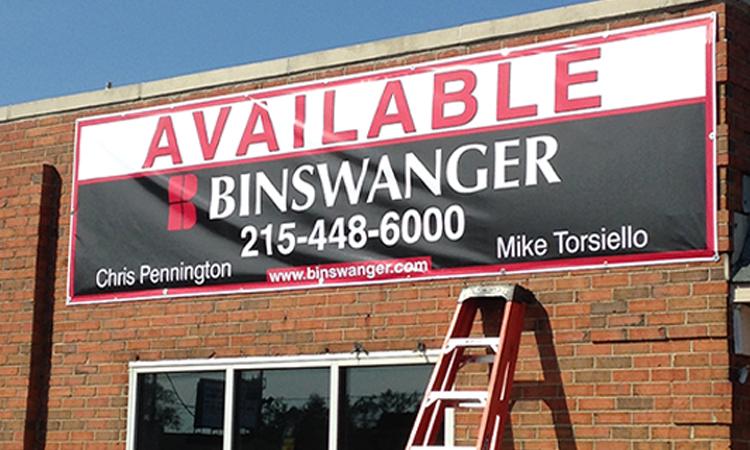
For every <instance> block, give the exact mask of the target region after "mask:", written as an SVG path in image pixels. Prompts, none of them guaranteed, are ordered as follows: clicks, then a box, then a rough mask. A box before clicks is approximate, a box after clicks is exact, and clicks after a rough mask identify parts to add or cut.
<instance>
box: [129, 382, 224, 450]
mask: <svg viewBox="0 0 750 450" xmlns="http://www.w3.org/2000/svg"><path fill="white" fill-rule="evenodd" d="M136 398H137V399H138V404H137V405H136V418H137V422H136V440H135V448H136V450H173V449H174V450H214V449H216V450H220V449H221V447H222V433H223V427H224V372H190V373H169V372H165V373H154V374H142V375H139V376H138V393H137V395H136Z"/></svg>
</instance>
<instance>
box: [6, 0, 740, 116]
mask: <svg viewBox="0 0 750 450" xmlns="http://www.w3.org/2000/svg"><path fill="white" fill-rule="evenodd" d="M742 1H743V2H745V3H748V2H750V0H742ZM699 3H710V0H599V1H593V2H589V3H580V4H576V5H570V6H565V7H560V8H554V9H548V10H543V11H538V12H533V13H528V14H522V15H518V16H511V17H504V18H501V19H495V20H489V21H484V22H477V23H471V24H466V25H460V26H458V27H453V28H446V29H441V30H435V31H428V32H424V33H418V34H412V35H407V36H403V37H396V38H389V39H383V40H379V41H373V42H368V43H363V44H356V45H351V46H347V47H340V48H334V49H330V50H323V51H318V52H314V53H307V54H303V55H299V56H293V57H288V58H280V59H274V60H269V61H263V62H257V63H250V64H244V65H240V66H233V67H229V68H222V69H215V70H209V71H205V72H198V73H195V74H190V75H182V76H177V77H171V78H165V79H161V80H156V81H148V82H143V83H137V84H130V85H125V86H122V87H116V88H108V89H103V90H97V91H88V92H83V93H79V94H71V95H65V96H61V97H53V98H47V99H41V100H34V101H30V102H25V103H19V104H13V105H8V106H0V122H7V121H12V120H18V119H23V118H29V117H34V116H41V115H46V114H52V113H59V112H66V111H74V110H80V109H85V108H91V107H98V106H106V105H112V104H118V103H124V102H128V101H137V100H144V99H149V98H155V97H160V96H165V95H172V94H178V93H181V92H189V91H194V90H198V89H207V88H212V87H218V86H223V85H227V84H232V83H240V82H248V81H253V80H258V79H264V78H272V77H278V76H286V75H291V74H296V73H300V72H305V71H311V70H318V69H324V68H327V67H332V66H339V65H345V64H353V63H358V62H363V61H368V60H374V59H380V58H387V57H394V56H399V55H403V54H407V53H415V52H420V51H426V50H432V49H438V48H442V47H448V46H451V45H457V44H469V43H472V42H476V41H482V40H487V39H493V38H502V37H508V36H513V35H519V34H523V33H528V32H534V31H539V30H545V29H552V28H559V27H563V26H570V25H575V24H579V23H585V22H593V21H597V20H603V19H609V18H614V17H618V16H626V15H632V14H639V13H645V12H650V11H656V10H663V9H669V8H674V7H679V6H684V5H691V4H699Z"/></svg>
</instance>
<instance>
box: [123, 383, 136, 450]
mask: <svg viewBox="0 0 750 450" xmlns="http://www.w3.org/2000/svg"><path fill="white" fill-rule="evenodd" d="M137 381H138V377H137V375H136V373H135V370H134V369H133V368H130V369H128V415H127V425H126V432H125V442H126V446H125V448H126V450H135V393H136V390H137V387H138V383H137Z"/></svg>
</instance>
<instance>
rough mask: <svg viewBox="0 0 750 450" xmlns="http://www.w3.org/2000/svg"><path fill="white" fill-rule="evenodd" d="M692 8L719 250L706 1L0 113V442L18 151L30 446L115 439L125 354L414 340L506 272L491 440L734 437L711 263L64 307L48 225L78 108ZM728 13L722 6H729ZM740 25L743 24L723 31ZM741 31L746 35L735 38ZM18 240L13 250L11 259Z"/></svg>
mask: <svg viewBox="0 0 750 450" xmlns="http://www.w3.org/2000/svg"><path fill="white" fill-rule="evenodd" d="M707 11H716V12H717V13H718V14H719V23H720V28H721V29H720V31H719V36H718V37H719V46H718V49H717V50H718V64H719V70H718V82H719V86H720V89H719V93H720V96H721V98H720V99H719V104H720V107H721V108H722V112H721V113H720V114H719V135H718V142H719V146H718V147H719V149H718V152H719V166H720V167H719V177H720V186H719V196H720V199H719V207H720V211H719V233H720V248H721V250H722V251H723V252H726V251H727V250H728V249H729V248H730V247H729V240H728V224H729V212H728V211H729V210H730V209H737V205H738V198H737V187H736V184H734V183H736V177H735V175H736V174H735V171H728V169H727V167H728V165H729V163H730V155H731V153H730V144H729V142H730V140H733V141H736V142H739V141H741V140H742V142H744V144H741V145H744V147H742V148H744V149H746V150H747V149H748V146H747V142H748V141H747V136H748V134H747V129H748V128H741V126H742V125H741V124H742V123H743V122H738V123H739V124H740V125H736V128H735V124H734V123H730V126H731V127H732V128H730V126H728V125H727V123H728V119H727V115H728V113H727V112H726V111H725V108H726V104H727V98H725V96H726V92H727V91H726V88H725V86H726V82H727V77H728V72H727V46H726V45H725V44H724V37H725V23H727V26H728V27H731V28H732V31H733V32H734V33H735V34H734V36H738V35H743V36H744V34H743V33H744V32H746V31H747V29H748V27H747V26H744V25H742V26H740V25H741V23H740V22H739V21H740V18H736V19H734V18H730V19H727V17H726V15H725V7H724V5H723V4H716V5H713V6H710V7H706V8H700V9H697V8H693V9H690V10H687V11H685V10H674V11H671V12H668V13H659V14H651V15H647V16H646V17H642V16H634V17H627V18H624V19H622V20H617V21H611V22H602V23H595V24H590V25H585V26H580V27H574V28H571V29H565V30H559V31H554V32H546V33H540V34H534V35H528V36H519V37H514V38H511V39H505V40H495V41H488V42H482V43H478V44H475V45H470V46H460V47H455V48H449V49H444V50H440V51H436V52H428V53H422V54H416V55H410V56H405V57H400V58H396V59H390V60H385V61H379V62H368V63H363V64H357V65H353V66H350V67H339V68H331V69H328V70H322V71H318V72H314V73H303V74H296V75H294V76H290V77H285V78H279V79H272V80H265V81H261V82H256V83H246V84H241V85H233V86H230V87H225V88H221V89H212V90H204V91H200V92H194V93H189V94H185V95H176V96H171V97H168V98H160V99H157V100H152V101H148V102H136V103H131V104H126V105H120V106H112V107H107V108H97V109H96V110H86V111H79V112H75V113H66V114H56V115H50V116H44V117H38V118H32V119H28V120H19V121H11V122H6V123H3V124H0V155H1V157H0V170H1V171H0V180H1V179H3V178H2V177H3V175H2V174H8V175H6V176H7V177H8V180H13V181H8V182H7V183H9V184H8V188H6V185H5V184H3V185H0V186H3V187H2V188H0V189H5V190H3V191H2V192H7V194H6V195H4V196H3V197H0V198H1V200H0V201H3V202H6V203H5V204H3V205H2V206H3V208H2V215H0V220H2V221H3V227H2V229H1V230H0V233H3V234H0V237H2V242H3V244H4V243H5V242H6V241H7V242H16V241H18V244H17V245H18V246H17V247H10V246H6V245H3V246H2V247H0V267H2V272H0V283H2V287H3V289H2V290H1V291H0V308H2V312H3V313H5V314H3V316H4V317H7V320H5V321H4V322H2V323H1V324H0V326H2V327H4V331H7V333H6V332H3V333H0V335H2V337H0V346H2V348H3V352H2V353H0V360H1V361H3V364H2V365H1V366H0V373H3V374H5V375H7V376H6V377H0V419H3V420H1V421H0V450H5V449H16V448H27V449H28V448H34V447H32V446H30V445H31V444H29V442H33V441H34V440H35V439H32V438H30V437H28V436H30V432H27V433H26V436H27V438H26V439H27V446H26V447H23V446H22V445H23V444H22V442H23V437H22V435H23V430H24V420H26V412H25V405H26V397H28V392H27V391H28V388H27V386H28V384H29V380H30V379H34V377H33V376H30V373H29V368H28V361H29V360H30V358H31V356H30V354H29V352H30V351H31V350H30V346H31V341H32V335H33V331H34V330H32V322H31V316H32V314H33V309H34V308H33V300H32V299H33V298H34V289H35V285H34V279H35V276H36V275H35V274H36V273H37V272H35V270H37V269H36V267H37V265H36V256H35V255H36V254H37V250H36V244H35V243H36V242H37V238H36V229H37V224H38V223H39V222H38V221H39V219H38V218H37V217H38V210H39V202H40V197H41V193H40V187H39V186H36V187H34V186H32V188H33V189H32V188H29V189H32V191H33V192H31V193H26V192H25V191H23V189H25V188H24V187H23V186H25V185H26V184H28V182H27V181H24V180H26V179H31V177H32V175H33V174H32V173H29V175H28V178H26V179H22V177H23V176H24V175H23V174H24V173H26V172H24V171H25V170H31V169H23V170H21V169H17V168H15V167H16V166H19V165H22V164H23V165H31V167H37V168H38V167H39V163H41V162H47V163H49V164H51V165H53V166H54V167H55V168H56V169H57V171H58V172H59V174H60V176H61V178H62V182H61V190H62V194H61V196H60V205H62V206H61V207H60V220H59V233H60V236H62V237H63V238H62V239H61V240H60V243H59V245H57V246H56V248H57V254H56V260H57V263H56V266H55V267H56V269H55V271H54V292H53V295H52V297H53V298H54V310H53V311H54V312H53V316H52V318H53V321H52V325H51V326H52V328H51V330H52V340H51V371H50V386H49V393H48V401H47V404H46V405H40V408H39V412H38V413H37V414H36V416H35V417H36V418H37V419H36V420H37V423H38V422H39V418H40V417H41V416H44V414H43V413H44V412H45V410H46V424H47V426H46V430H47V431H46V446H45V448H46V449H50V450H58V449H97V450H101V449H118V450H122V449H124V447H125V429H126V414H127V382H128V376H127V368H128V362H130V361H134V360H137V359H140V360H158V359H165V358H168V359H173V358H205V357H209V356H211V355H214V356H216V357H230V356H231V357H234V356H247V355H258V356H260V355H285V354H316V353H323V352H326V351H330V352H349V351H351V350H352V346H353V343H354V342H355V341H357V342H363V343H364V344H365V347H366V348H367V349H368V350H369V351H377V350H404V349H413V348H416V345H417V342H418V341H422V342H425V343H426V344H427V345H428V346H429V347H431V348H435V347H437V346H439V344H440V342H441V340H442V338H443V334H444V333H445V331H446V328H447V326H448V323H449V319H450V315H451V313H452V311H453V308H454V305H455V298H456V296H457V295H458V293H459V291H460V290H461V288H462V287H463V286H464V285H465V284H473V283H479V282H488V281H501V282H517V283H520V284H522V285H524V286H525V287H527V288H528V289H530V290H532V291H533V292H534V293H535V294H536V296H537V298H538V300H539V304H538V305H536V306H534V307H532V308H531V309H530V311H529V318H528V319H527V323H526V325H527V331H526V332H525V333H524V337H523V344H522V348H521V353H520V357H519V363H518V368H517V376H516V380H517V384H516V387H515V389H514V393H513V395H514V398H515V399H516V400H515V404H514V407H513V415H512V427H511V428H510V429H509V431H510V432H509V433H508V435H507V436H506V445H505V447H506V448H512V447H513V448H524V449H529V448H557V447H559V448H563V449H574V448H575V449H589V448H590V449H599V448H601V449H604V448H606V449H613V448H614V449H618V448H622V449H636V448H657V449H660V448H664V449H688V448H706V449H709V448H716V449H719V448H728V447H729V444H730V440H731V439H733V438H734V439H736V440H737V442H739V441H740V440H741V439H744V438H746V433H745V432H744V431H741V430H742V429H746V428H742V426H741V425H735V427H734V432H733V431H732V430H733V428H732V422H733V420H734V421H735V424H737V420H738V419H739V418H742V417H743V416H742V414H746V413H747V411H748V408H747V407H746V406H742V405H747V402H746V399H747V391H744V393H743V391H742V389H743V388H741V387H738V386H734V390H733V385H732V383H731V382H730V352H729V340H728V325H727V318H728V312H727V311H728V310H727V291H728V284H727V281H726V279H725V274H724V265H723V263H722V262H717V263H705V264H677V265H665V266H652V267H639V268H629V269H612V270H591V271H579V272H572V273H568V272H557V273H550V274H539V275H533V276H513V277H497V278H494V279H472V280H468V281H467V280H456V281H442V282H432V283H430V282H420V283H400V284H389V285H380V286H373V287H365V288H362V287H358V288H353V289H351V288H350V289H343V288H342V289H327V290H312V291H292V292H285V293H283V294H262V295H260V294H259V295H233V296H227V297H222V298H198V299H177V300H174V301H170V300H155V301H142V302H129V303H122V304H110V305H96V306H75V307H67V306H65V304H64V292H65V279H66V270H67V240H66V239H65V238H66V237H67V236H68V233H69V228H68V224H69V214H68V213H69V210H68V209H69V206H68V205H69V204H70V186H71V160H72V151H73V130H74V120H75V118H77V117H83V116H88V115H92V114H100V113H104V112H114V111H118V110H124V109H131V108H139V107H144V106H148V105H151V104H157V103H165V102H173V101H179V100H185V99H187V98H200V97H206V96H213V95H217V94H223V93H228V92H232V91H244V90H248V89H254V88H258V87H268V86H271V85H277V84H285V83H288V82H296V81H301V80H306V79H313V78H320V77H326V76H334V75H340V74H344V73H353V72H359V71H364V70H370V69H373V68H376V67H382V66H389V65H394V64H403V63H411V62H416V61H422V60H431V59H435V58H438V57H443V56H448V55H454V54H464V53H468V52H475V51H482V50H487V49H490V48H500V47H506V46H511V45H518V44H523V43H529V42H535V41H541V40H547V39H553V38H559V37H564V36H570V35H573V34H580V33H586V32H591V31H598V30H605V29H608V28H612V29H614V28H617V27H622V26H629V25H635V24H640V23H644V22H646V21H647V22H653V21H658V20H664V19H669V18H675V17H681V16H684V15H689V14H695V13H702V12H707ZM731 11H732V13H733V14H734V13H735V12H736V13H737V14H739V12H737V11H740V10H739V9H732V10H731ZM743 11H744V9H743ZM743 14H744V13H743ZM743 17H744V16H743ZM733 20H734V21H736V23H737V26H734V25H733V24H734V23H735V22H733ZM742 20H746V17H745V18H744V19H742ZM743 23H746V22H743ZM743 26H744V30H743V31H742V32H740V31H735V28H742V27H743ZM742 39H743V40H744V41H743V42H748V40H747V38H745V37H743V38H742ZM729 48H730V50H729V51H730V52H733V53H731V54H732V55H733V56H732V57H730V64H731V65H732V66H731V67H733V68H736V69H730V70H738V71H741V70H744V72H743V73H744V77H745V78H744V80H745V81H746V80H747V76H748V73H750V70H749V69H747V68H744V69H743V68H741V67H747V60H746V59H745V63H744V64H745V65H744V66H743V65H742V62H738V60H740V59H742V56H741V52H742V51H745V50H746V49H747V47H746V46H745V47H742V49H740V45H737V46H736V47H735V46H734V44H732V46H730V47H729ZM744 54H747V52H745V53H744ZM737 83H738V84H739V81H737ZM744 86H747V84H744ZM732 92H733V94H732V98H731V99H729V101H731V102H733V101H735V100H736V99H737V98H738V97H737V96H739V95H745V97H742V98H745V99H746V100H744V101H747V95H746V94H747V92H748V91H747V90H742V89H741V88H734V87H733V88H732ZM738 108H739V106H738ZM745 110H747V108H745ZM731 111H734V110H731ZM744 114H747V113H744ZM745 117H747V116H745ZM744 123H745V124H747V123H748V122H747V121H745V122H744ZM740 129H741V130H743V131H739V130H740ZM736 145H740V144H736ZM9 167H13V168H9ZM743 170H744V169H743ZM34 173H37V174H38V173H39V172H38V171H37V172H34ZM37 183H39V180H37ZM14 186H15V188H14ZM13 189H17V190H18V191H14V190H13ZM34 189H35V190H34ZM22 191H23V192H22ZM16 192H18V193H16ZM27 195H28V196H30V197H29V198H28V201H27V202H26V203H19V204H18V205H17V206H13V207H12V208H9V207H8V206H7V205H16V203H14V202H23V200H22V199H23V198H25V196H27ZM29 202H36V203H33V205H34V207H33V208H28V207H26V206H25V205H27V204H28V203H29ZM19 252H20V253H19ZM17 253H19V254H22V255H23V258H18V257H17V256H18V255H17ZM723 257H724V258H725V257H726V255H723ZM42 309H43V308H42ZM47 311H48V312H52V309H48V310H47ZM43 312H44V311H42V313H43ZM42 328H44V327H42ZM42 331H43V330H42ZM6 349H7V351H6ZM42 353H43V352H42ZM41 361H43V358H42V359H41ZM40 372H43V370H42V371H40ZM482 376H483V375H479V374H477V375H475V376H472V377H470V379H469V381H470V382H477V383H482V382H483V378H482ZM36 382H37V383H39V381H36ZM43 385H44V383H43V382H41V384H40V386H43ZM32 398H34V396H32ZM37 398H41V399H42V400H44V398H46V397H45V396H44V395H40V396H37ZM19 399H20V400H19ZM743 402H744V403H743ZM733 405H734V406H733ZM744 417H746V416H744ZM462 420H465V418H463V417H459V422H460V423H461V421H462ZM459 431H460V434H459V438H460V439H462V440H463V439H467V438H468V437H469V435H467V433H471V428H461V429H460V430H459Z"/></svg>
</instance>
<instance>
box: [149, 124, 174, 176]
mask: <svg viewBox="0 0 750 450" xmlns="http://www.w3.org/2000/svg"><path fill="white" fill-rule="evenodd" d="M162 136H166V138H167V143H166V144H165V145H164V146H160V145H159V143H160V142H161V140H162ZM165 156H169V157H171V158H172V164H174V165H177V164H182V155H180V148H179V147H178V146H177V137H176V136H175V133H174V125H173V124H172V118H171V117H170V116H162V117H159V122H157V124H156V131H155V132H154V137H153V138H151V145H149V146H148V154H147V155H146V161H145V162H144V163H143V168H144V169H148V168H150V167H153V165H154V161H155V160H156V158H160V157H165Z"/></svg>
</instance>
